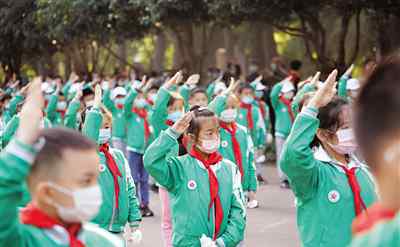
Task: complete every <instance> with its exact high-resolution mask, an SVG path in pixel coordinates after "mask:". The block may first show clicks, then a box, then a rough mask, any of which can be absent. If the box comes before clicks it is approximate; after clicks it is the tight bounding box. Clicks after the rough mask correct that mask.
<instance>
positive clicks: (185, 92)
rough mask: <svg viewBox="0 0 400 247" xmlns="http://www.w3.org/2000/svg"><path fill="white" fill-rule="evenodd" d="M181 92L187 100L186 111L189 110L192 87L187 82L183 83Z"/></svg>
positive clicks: (185, 100)
mask: <svg viewBox="0 0 400 247" xmlns="http://www.w3.org/2000/svg"><path fill="white" fill-rule="evenodd" d="M179 94H180V95H181V96H182V97H183V100H184V102H185V109H186V111H188V110H189V97H190V88H189V87H188V86H187V85H186V84H183V85H182V86H181V87H179Z"/></svg>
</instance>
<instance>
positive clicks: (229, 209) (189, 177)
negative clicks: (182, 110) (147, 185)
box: [144, 108, 246, 247]
mask: <svg viewBox="0 0 400 247" xmlns="http://www.w3.org/2000/svg"><path fill="white" fill-rule="evenodd" d="M186 129H187V134H188V135H189V136H190V138H191V139H192V141H193V143H194V145H193V148H192V149H191V151H190V152H189V154H187V155H183V156H178V157H169V158H167V157H168V154H169V153H170V152H171V149H173V148H174V147H175V146H176V145H177V139H178V137H179V136H180V135H181V134H182V133H183V132H185V131H186ZM219 142H220V141H219V126H218V119H217V117H216V116H215V114H214V113H213V112H211V111H209V110H207V109H206V108H200V109H196V110H194V111H193V112H189V113H187V114H185V115H184V117H183V118H181V119H180V120H179V121H177V122H176V123H175V124H174V126H173V127H172V128H169V129H167V130H166V131H163V132H162V133H161V134H160V136H159V137H158V138H157V139H156V140H155V141H154V142H153V143H152V144H151V145H150V147H149V148H148V149H147V151H146V153H145V156H144V163H145V168H146V170H147V171H148V172H149V173H150V174H151V175H152V176H153V177H154V178H155V179H156V181H157V182H158V183H160V184H161V186H163V187H165V188H166V189H167V190H168V192H169V195H170V200H171V207H172V219H173V245H174V246H176V247H179V246H194V247H196V246H198V247H199V246H202V244H201V243H203V244H205V243H208V244H211V243H214V244H216V245H217V246H227V247H231V246H232V247H233V246H237V245H238V244H239V243H240V242H241V241H242V240H243V234H244V230H245V225H246V212H245V206H244V198H243V191H242V186H241V182H240V180H241V178H240V176H241V175H240V171H239V169H238V168H237V166H236V165H235V164H233V163H232V162H231V161H228V160H226V159H223V158H222V156H221V155H220V154H219V153H218V152H217V150H218V147H219ZM210 188H211V189H210Z"/></svg>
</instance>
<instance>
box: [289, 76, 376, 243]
mask: <svg viewBox="0 0 400 247" xmlns="http://www.w3.org/2000/svg"><path fill="white" fill-rule="evenodd" d="M336 74H337V71H336V70H335V71H334V72H332V73H331V74H330V75H329V77H328V79H327V81H326V82H325V83H324V86H323V87H321V88H320V89H319V90H318V91H317V93H316V94H315V95H314V96H313V98H312V99H311V100H310V102H309V103H308V105H307V106H306V107H303V109H302V111H301V113H300V114H299V115H298V116H297V118H296V121H295V122H294V125H293V128H292V130H291V133H290V135H289V137H288V139H287V140H286V143H285V146H284V150H283V153H282V160H281V166H282V170H283V171H284V172H285V173H286V174H287V176H288V178H289V181H290V184H291V187H292V190H293V192H294V194H295V196H296V207H297V225H298V229H299V232H300V238H301V242H302V246H305V247H313V246H324V247H337V246H346V245H347V244H349V243H350V240H351V223H352V221H353V219H354V218H355V217H356V216H357V215H360V214H361V213H362V212H363V210H365V209H366V208H367V207H368V206H370V205H371V204H372V203H373V202H375V201H376V199H377V195H376V187H375V184H374V181H373V178H372V176H371V174H370V172H369V170H368V167H367V166H366V165H365V164H363V163H362V162H361V161H359V160H358V159H357V157H356V156H355V155H354V154H353V153H354V151H355V149H356V148H357V146H356V145H355V142H354V136H353V135H352V131H351V129H350V124H351V123H350V109H351V108H350V107H349V105H348V104H347V103H346V101H344V100H343V99H340V98H334V99H332V98H333V97H334V95H335V93H336V92H335V91H336V90H335V79H336ZM313 141H314V142H313ZM313 143H314V144H313ZM315 143H318V144H315ZM312 144H313V145H316V146H314V152H313V149H312V146H311V145H312Z"/></svg>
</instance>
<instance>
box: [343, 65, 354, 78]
mask: <svg viewBox="0 0 400 247" xmlns="http://www.w3.org/2000/svg"><path fill="white" fill-rule="evenodd" d="M353 69H354V64H352V65H350V67H348V68H347V70H346V72H344V74H343V76H345V77H350V76H351V73H352V72H353Z"/></svg>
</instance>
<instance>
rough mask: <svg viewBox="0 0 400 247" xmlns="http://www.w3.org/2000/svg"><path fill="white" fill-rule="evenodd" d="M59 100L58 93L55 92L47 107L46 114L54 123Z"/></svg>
mask: <svg viewBox="0 0 400 247" xmlns="http://www.w3.org/2000/svg"><path fill="white" fill-rule="evenodd" d="M57 102H58V96H57V95H56V94H53V95H51V97H50V100H49V102H48V103H47V107H46V116H47V118H48V119H49V120H50V122H52V123H55V121H56V118H57Z"/></svg>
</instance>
